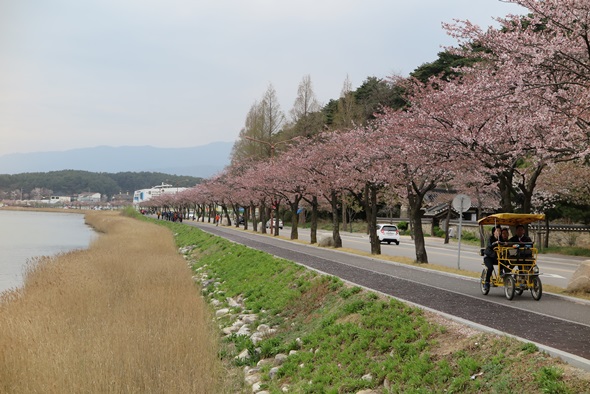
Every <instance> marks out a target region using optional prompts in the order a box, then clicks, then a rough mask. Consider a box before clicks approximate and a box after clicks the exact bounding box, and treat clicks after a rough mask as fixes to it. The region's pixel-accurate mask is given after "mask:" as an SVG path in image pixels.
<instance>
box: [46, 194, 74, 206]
mask: <svg viewBox="0 0 590 394" xmlns="http://www.w3.org/2000/svg"><path fill="white" fill-rule="evenodd" d="M71 202H72V197H70V196H51V198H50V199H49V203H50V204H69V203H71Z"/></svg>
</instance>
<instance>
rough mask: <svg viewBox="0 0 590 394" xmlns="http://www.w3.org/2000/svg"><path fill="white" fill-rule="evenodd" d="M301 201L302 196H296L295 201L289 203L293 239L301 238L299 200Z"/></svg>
mask: <svg viewBox="0 0 590 394" xmlns="http://www.w3.org/2000/svg"><path fill="white" fill-rule="evenodd" d="M300 201H301V197H298V196H296V197H295V199H294V201H293V202H290V203H289V206H290V207H291V212H292V213H293V214H292V215H291V222H292V223H291V239H299V230H297V227H298V226H299V215H298V214H297V209H299V202H300Z"/></svg>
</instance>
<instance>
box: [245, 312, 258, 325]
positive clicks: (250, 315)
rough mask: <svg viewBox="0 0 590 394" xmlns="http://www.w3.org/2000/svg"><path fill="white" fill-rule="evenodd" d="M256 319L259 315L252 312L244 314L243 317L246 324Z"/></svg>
mask: <svg viewBox="0 0 590 394" xmlns="http://www.w3.org/2000/svg"><path fill="white" fill-rule="evenodd" d="M256 319H258V316H256V315H255V314H253V313H251V314H248V315H243V316H242V317H241V320H242V321H243V322H244V323H246V324H251V323H254V322H255V321H256Z"/></svg>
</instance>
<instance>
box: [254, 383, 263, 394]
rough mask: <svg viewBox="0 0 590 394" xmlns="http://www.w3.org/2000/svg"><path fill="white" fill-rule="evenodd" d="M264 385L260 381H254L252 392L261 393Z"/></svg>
mask: <svg viewBox="0 0 590 394" xmlns="http://www.w3.org/2000/svg"><path fill="white" fill-rule="evenodd" d="M261 389H262V385H261V384H260V383H254V384H253V385H252V392H253V393H261V391H260V390H261Z"/></svg>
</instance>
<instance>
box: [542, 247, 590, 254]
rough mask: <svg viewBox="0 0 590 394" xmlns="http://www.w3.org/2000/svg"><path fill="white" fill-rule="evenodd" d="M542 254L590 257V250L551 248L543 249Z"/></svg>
mask: <svg viewBox="0 0 590 394" xmlns="http://www.w3.org/2000/svg"><path fill="white" fill-rule="evenodd" d="M542 253H556V254H563V255H568V256H583V257H590V249H588V248H580V247H578V246H552V247H550V248H543V252H542Z"/></svg>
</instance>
